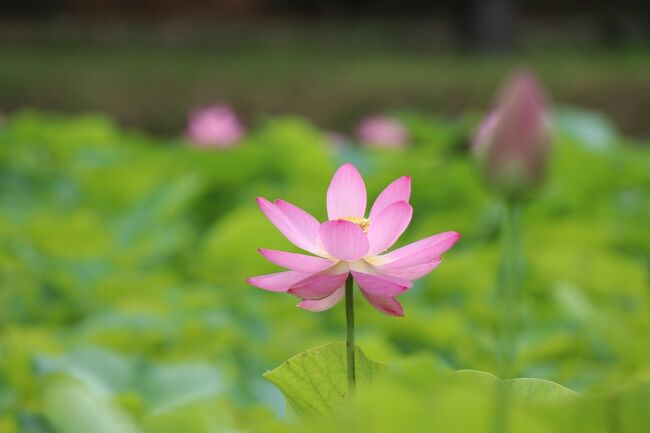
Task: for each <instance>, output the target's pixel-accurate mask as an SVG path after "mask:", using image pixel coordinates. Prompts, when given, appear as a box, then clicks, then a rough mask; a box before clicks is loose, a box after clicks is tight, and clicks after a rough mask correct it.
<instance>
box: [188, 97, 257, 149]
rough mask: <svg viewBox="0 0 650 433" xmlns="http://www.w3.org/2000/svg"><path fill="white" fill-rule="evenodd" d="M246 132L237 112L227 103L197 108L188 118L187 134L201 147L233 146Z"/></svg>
mask: <svg viewBox="0 0 650 433" xmlns="http://www.w3.org/2000/svg"><path fill="white" fill-rule="evenodd" d="M244 132H245V131H244V126H243V125H242V123H241V121H240V120H239V117H238V116H237V113H235V112H234V111H233V110H232V109H231V108H230V107H229V106H227V105H225V104H221V105H214V106H211V107H205V108H199V109H196V110H194V111H192V113H190V116H189V119H188V125H187V136H188V137H189V139H190V140H192V142H193V143H194V144H195V145H196V146H197V147H201V148H226V147H233V146H235V145H236V144H237V142H239V140H240V139H241V138H242V137H243V135H244Z"/></svg>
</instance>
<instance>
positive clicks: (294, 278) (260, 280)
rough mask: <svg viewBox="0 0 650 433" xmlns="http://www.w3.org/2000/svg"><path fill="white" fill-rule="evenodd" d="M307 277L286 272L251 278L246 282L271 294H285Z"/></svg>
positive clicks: (299, 273)
mask: <svg viewBox="0 0 650 433" xmlns="http://www.w3.org/2000/svg"><path fill="white" fill-rule="evenodd" d="M307 277H309V274H306V273H304V272H296V271H287V272H277V273H275V274H268V275H260V276H258V277H251V278H248V279H247V280H246V282H247V283H248V284H251V285H253V286H255V287H259V288H260V289H264V290H269V291H271V292H286V291H288V290H289V289H290V288H291V286H293V285H294V284H296V283H297V282H298V281H301V280H304V279H305V278H307Z"/></svg>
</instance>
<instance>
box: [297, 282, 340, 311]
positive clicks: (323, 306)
mask: <svg viewBox="0 0 650 433" xmlns="http://www.w3.org/2000/svg"><path fill="white" fill-rule="evenodd" d="M343 295H345V287H344V286H341V287H339V288H338V289H336V290H335V291H334V293H332V294H331V295H329V296H327V297H325V298H323V299H305V300H303V301H302V302H300V303H299V304H298V307H300V308H302V309H304V310H308V311H313V312H316V313H318V312H321V311H325V310H329V309H330V308H332V307H333V306H335V305H336V304H337V303H338V302H339V301H340V300H341V298H342V297H343Z"/></svg>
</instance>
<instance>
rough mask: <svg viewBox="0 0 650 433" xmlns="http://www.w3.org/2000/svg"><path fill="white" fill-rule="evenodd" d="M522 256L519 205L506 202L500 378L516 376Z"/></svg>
mask: <svg viewBox="0 0 650 433" xmlns="http://www.w3.org/2000/svg"><path fill="white" fill-rule="evenodd" d="M521 254H522V252H521V202H520V201H519V200H511V201H508V202H506V206H505V212H504V216H503V262H502V268H501V275H500V281H499V288H498V302H499V303H500V305H501V323H500V326H499V342H498V345H499V347H498V353H499V370H500V371H499V375H500V376H501V378H503V379H510V378H512V377H514V375H515V373H516V372H515V371H514V370H515V363H516V358H517V322H518V321H519V305H518V304H519V302H518V301H519V286H520V278H519V277H520V275H521V272H520V271H521Z"/></svg>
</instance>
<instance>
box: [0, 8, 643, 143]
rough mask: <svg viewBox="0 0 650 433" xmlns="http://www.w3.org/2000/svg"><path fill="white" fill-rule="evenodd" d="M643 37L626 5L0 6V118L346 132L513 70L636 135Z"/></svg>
mask: <svg viewBox="0 0 650 433" xmlns="http://www.w3.org/2000/svg"><path fill="white" fill-rule="evenodd" d="M649 42H650V3H649V2H647V1H641V0H620V1H616V2H611V1H604V0H597V1H591V2H581V1H577V0H563V1H560V0H546V1H543V0H529V1H519V2H517V1H514V0H482V1H481V0H460V1H453V0H446V1H437V2H429V1H424V0H407V1H401V2H395V1H387V0H364V1H344V0H330V1H310V2H305V1H299V0H275V1H273V0H195V1H183V0H3V1H2V2H1V3H0V110H2V111H12V110H15V109H18V108H22V107H37V108H44V109H52V110H64V111H71V112H77V111H86V110H92V111H103V112H108V113H110V114H111V115H113V116H115V117H116V118H117V119H119V120H120V121H121V122H122V123H124V124H125V125H127V126H136V127H141V128H145V129H148V130H151V131H154V132H163V133H176V132H177V131H179V130H180V129H181V128H182V127H183V124H184V123H185V119H186V113H187V111H188V110H189V109H191V108H192V107H194V106H197V105H202V104H209V103H213V102H217V101H226V102H229V103H231V104H233V105H234V107H235V108H236V109H237V110H239V111H240V112H242V113H243V114H244V116H245V118H247V119H249V120H251V119H254V118H256V117H259V116H263V115H265V114H278V113H299V114H301V115H304V116H306V117H308V118H310V119H312V120H313V121H315V122H316V123H317V124H319V125H320V126H322V127H325V128H332V129H341V130H346V129H350V128H351V127H352V125H354V123H355V122H356V121H357V119H358V118H359V117H360V116H362V115H363V114H366V113H368V112H369V111H377V110H400V109H409V110H411V109H412V110H427V111H430V112H434V113H442V114H447V115H450V116H454V115H457V114H458V113H460V112H462V111H465V110H468V109H470V110H471V109H485V108H486V106H487V105H488V104H489V103H490V100H491V98H492V97H493V93H494V89H495V87H496V86H497V84H498V83H499V82H500V80H501V79H502V77H503V76H504V75H505V74H506V73H507V72H508V71H509V70H510V69H512V68H513V67H516V66H518V65H526V66H528V67H531V68H533V69H534V70H536V71H537V72H538V74H539V75H540V77H541V79H542V81H544V83H545V85H546V86H547V87H548V89H549V91H550V93H551V94H552V95H553V99H554V100H555V101H556V102H561V103H563V104H570V105H580V106H584V107H587V108H591V109H593V110H597V111H602V112H604V113H606V114H607V115H609V116H611V117H612V118H613V119H614V121H615V123H616V124H617V125H619V127H620V128H621V130H622V131H623V132H625V133H628V134H631V135H635V136H648V135H650V122H648V121H647V119H649V118H650V56H649V54H650V51H649V50H648V48H649V46H650V43H649ZM477 54H479V55H477Z"/></svg>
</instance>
